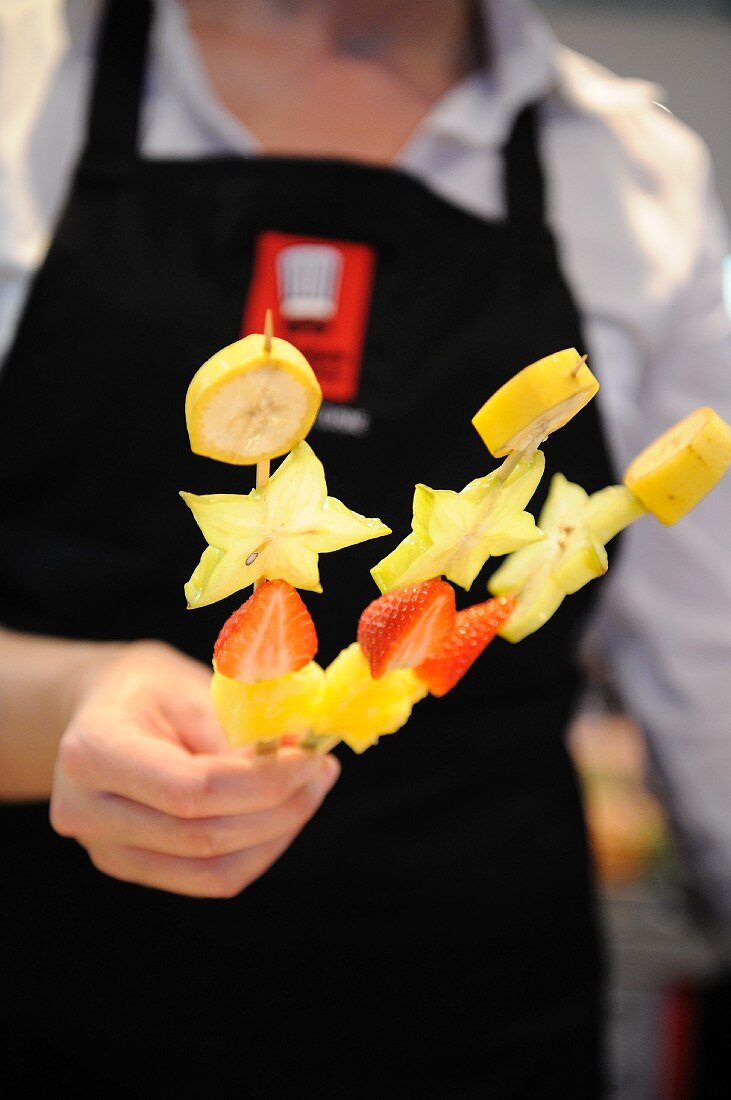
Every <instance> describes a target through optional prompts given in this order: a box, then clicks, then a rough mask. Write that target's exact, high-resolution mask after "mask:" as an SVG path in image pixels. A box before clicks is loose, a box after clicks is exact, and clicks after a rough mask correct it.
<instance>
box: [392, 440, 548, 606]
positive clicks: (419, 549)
mask: <svg viewBox="0 0 731 1100" xmlns="http://www.w3.org/2000/svg"><path fill="white" fill-rule="evenodd" d="M544 465H545V459H544V456H543V453H542V451H535V452H534V454H533V455H531V457H530V458H528V459H524V460H523V461H521V462H519V463H518V465H517V466H516V467H515V469H514V470H513V471H512V473H511V474H510V475H509V476H508V477H507V478H506V479H505V480H504V481H503V480H502V478H501V476H500V474H499V472H497V471H495V472H494V473H492V474H488V475H487V477H481V478H478V479H477V480H476V481H471V482H470V483H469V485H466V486H465V488H464V489H462V491H461V492H459V493H456V492H453V491H452V490H451V489H430V488H429V486H428V485H417V486H416V491H415V493H414V516H413V520H412V524H411V526H412V532H411V534H410V535H409V536H408V537H407V538H405V539H404V540H403V542H401V543H400V544H399V545H398V546H397V547H396V549H395V550H393V551H392V552H391V553H390V554H389V555H388V556H387V557H385V558H383V560H382V561H380V562H379V563H378V564H377V565H376V566H374V568H373V569H372V570H371V573H372V575H373V579H374V580H375V582H376V584H377V585H378V587H379V588H380V589H381V592H388V591H389V590H390V589H392V588H401V587H403V586H404V585H408V584H419V583H421V582H422V581H428V580H431V579H432V577H441V576H443V577H447V579H448V580H450V581H453V582H454V583H455V584H458V585H460V586H461V587H462V588H465V589H469V588H470V586H471V585H472V582H473V581H474V579H475V577H476V576H477V574H478V573H479V572H480V570H481V569H482V567H483V565H484V564H485V562H486V561H487V559H488V558H489V557H490V556H491V555H493V554H508V553H510V552H511V551H513V550H517V549H518V548H519V547H522V546H527V545H528V544H529V543H533V542H537V541H538V540H539V539H542V538H543V535H542V533H541V531H540V530H539V528H538V527H537V526H536V523H535V520H534V519H533V516H531V515H530V514H529V513H528V512H526V511H524V509H525V506H526V505H527V503H528V501H529V500H530V499H531V497H532V496H533V494H534V493H535V491H536V488H537V486H538V482H539V481H540V480H541V475H542V474H543V469H544Z"/></svg>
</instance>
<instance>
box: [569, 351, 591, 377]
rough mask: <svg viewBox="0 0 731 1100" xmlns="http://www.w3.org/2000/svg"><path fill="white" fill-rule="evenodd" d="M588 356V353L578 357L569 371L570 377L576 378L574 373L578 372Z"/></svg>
mask: <svg viewBox="0 0 731 1100" xmlns="http://www.w3.org/2000/svg"><path fill="white" fill-rule="evenodd" d="M588 358H589V356H588V355H582V356H580V357H579V359H578V360H577V362H576V365H575V366H574V369H573V370H572V371H571V377H572V378H576V375H577V374H578V373H579V371H580V370H581V368H582V367H583V365H584V363H585V362H586V360H587V359H588Z"/></svg>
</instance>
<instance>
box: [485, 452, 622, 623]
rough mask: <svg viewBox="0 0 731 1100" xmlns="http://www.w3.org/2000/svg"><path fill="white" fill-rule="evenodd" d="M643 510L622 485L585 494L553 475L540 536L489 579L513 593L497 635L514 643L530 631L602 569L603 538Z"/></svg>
mask: <svg viewBox="0 0 731 1100" xmlns="http://www.w3.org/2000/svg"><path fill="white" fill-rule="evenodd" d="M643 514H644V509H643V507H642V505H641V504H639V502H638V501H636V500H635V499H634V498H633V497H632V494H631V493H630V492H629V491H628V490H627V489H625V487H624V486H622V485H610V486H609V487H608V488H606V489H602V490H600V491H599V492H598V493H594V494H593V495H592V496H590V495H589V494H588V493H587V492H586V491H585V490H584V489H582V487H581V486H580V485H576V484H574V482H571V481H568V480H567V479H566V478H565V477H564V476H563V474H555V475H554V477H553V479H552V481H551V487H550V490H549V493H548V498H547V500H546V503H545V505H544V506H543V510H542V511H541V514H540V517H539V519H538V523H539V525H540V528H541V530H542V531H543V533H544V534H545V536H546V537H545V540H544V541H543V542H541V543H536V544H535V545H533V546H526V547H524V548H523V549H521V550H518V551H516V552H515V553H514V554H511V555H510V556H509V557H508V558H506V560H505V561H504V562H503V564H502V565H501V566H500V567H499V569H497V570H496V572H495V573H493V575H492V576H491V577H490V580H489V582H488V588H489V590H490V592H492V593H493V595H495V596H502V595H508V594H513V595H514V596H515V597H516V604H515V608H514V610H513V613H512V615H511V616H510V618H509V619H508V621H507V622H506V623H505V625H504V626H503V627H502V628H501V629H500V632H499V633H500V634H501V636H502V637H503V638H506V639H507V640H508V641H509V642H519V641H521V640H522V639H523V638H525V637H527V636H528V635H529V634H533V633H534V632H535V631H536V630H538V629H539V627H541V626H543V624H544V623H546V622H547V621H548V620H549V619H550V618H551V616H552V615H553V614H554V613H555V612H556V611H557V610H558V608H559V607H560V606H561V604H562V603H563V601H564V599H565V597H566V596H568V595H570V594H571V593H573V592H577V591H578V590H579V589H580V588H583V586H584V585H585V584H588V583H589V581H591V580H594V578H595V577H600V576H602V575H603V574H604V573H606V571H607V568H608V561H607V552H606V549H605V543H607V542H608V541H609V540H610V539H611V538H613V537H614V535H616V534H617V532H618V531H620V530H621V529H622V528H623V527H626V526H627V524H628V523H631V522H633V521H634V520H635V519H638V518H639V517H640V516H641V515H643Z"/></svg>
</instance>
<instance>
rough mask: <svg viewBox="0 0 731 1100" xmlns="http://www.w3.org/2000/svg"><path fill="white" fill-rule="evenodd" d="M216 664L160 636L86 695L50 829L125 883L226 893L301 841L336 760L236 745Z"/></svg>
mask: <svg viewBox="0 0 731 1100" xmlns="http://www.w3.org/2000/svg"><path fill="white" fill-rule="evenodd" d="M209 681H210V673H209V671H208V670H207V669H206V668H205V667H204V666H203V665H201V664H198V663H197V662H196V661H192V660H190V659H189V658H188V657H185V656H183V655H182V654H180V653H178V652H176V651H175V650H173V649H170V648H169V647H167V646H165V645H162V644H159V643H153V642H150V643H147V642H140V643H135V644H132V645H129V646H126V647H124V649H123V650H122V651H121V653H120V654H119V655H118V656H116V657H115V659H114V660H112V661H111V662H110V663H108V664H107V665H106V666H104V667H103V668H102V669H101V670H100V671H99V672H98V674H97V675H96V677H95V678H93V679H92V682H91V684H90V685H88V686H87V687H86V689H85V691H84V692H83V695H82V698H81V701H80V703H79V705H78V707H77V709H76V711H75V713H74V715H73V718H72V719H71V722H70V724H69V726H68V728H67V729H66V732H65V733H64V735H63V737H62V739H61V743H60V746H59V752H58V757H57V761H56V769H55V777H54V785H53V792H52V797H51V824H52V825H53V828H54V829H55V830H56V831H57V832H58V833H60V834H61V835H62V836H69V837H74V838H75V839H76V840H78V841H79V843H80V844H82V845H83V846H84V847H85V848H86V849H87V851H88V853H89V855H90V857H91V860H92V862H93V863H94V865H95V866H96V867H97V868H98V869H99V870H100V871H103V872H104V873H105V874H108V875H112V876H113V877H114V878H119V879H122V880H124V881H125V882H135V883H139V884H141V885H144V886H153V887H156V888H157V889H161V890H169V891H172V892H174V893H178V894H189V895H195V896H199V897H218V898H224V897H226V898H228V897H233V896H234V895H236V894H238V893H240V891H241V890H243V889H244V888H245V887H246V886H248V885H249V883H251V882H253V881H254V880H255V879H256V878H258V877H259V875H261V874H262V873H263V872H264V871H266V870H267V868H268V867H270V866H271V864H272V863H273V862H274V861H275V860H276V859H277V858H278V857H279V856H280V855H281V854H282V853H283V852H284V851H285V849H286V848H287V847H288V846H289V845H290V844H291V843H292V841H293V840H294V838H295V837H296V836H297V834H298V833H299V831H300V830H301V829H302V827H303V826H304V825H305V824H306V822H307V821H308V820H309V819H310V818H311V817H312V815H313V814H314V813H315V811H316V810H317V808H318V807H319V806H320V804H321V802H322V800H323V799H324V797H325V795H326V794H327V792H328V791H329V790H330V788H331V787H332V786H333V784H334V782H335V780H336V779H337V776H338V774H339V771H340V768H339V765H338V763H337V761H336V760H335V759H334V757H318V756H315V755H314V754H313V753H311V752H308V751H306V750H303V749H299V748H296V747H288V748H283V749H280V750H279V751H277V752H276V753H271V754H268V755H265V756H256V755H254V753H253V752H252V750H248V749H237V750H233V749H231V748H230V747H229V745H228V743H227V742H226V739H225V737H224V735H223V733H222V732H221V730H220V728H219V726H218V723H217V721H216V718H215V715H214V713H213V709H212V707H211V703H210V699H209V694H208V686H209Z"/></svg>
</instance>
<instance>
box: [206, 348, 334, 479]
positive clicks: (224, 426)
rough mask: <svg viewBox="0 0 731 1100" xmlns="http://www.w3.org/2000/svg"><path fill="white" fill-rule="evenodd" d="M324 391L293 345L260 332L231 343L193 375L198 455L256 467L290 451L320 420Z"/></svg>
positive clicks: (308, 365) (237, 464) (302, 356)
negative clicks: (268, 339)
mask: <svg viewBox="0 0 731 1100" xmlns="http://www.w3.org/2000/svg"><path fill="white" fill-rule="evenodd" d="M321 401H322V391H321V389H320V385H319V383H318V381H317V378H316V377H315V375H314V372H313V370H312V368H311V367H310V364H309V363H308V362H307V360H306V359H305V357H304V355H302V354H301V352H299V351H298V350H297V348H295V347H294V346H293V345H292V344H290V343H288V342H287V341H286V340H280V339H278V338H277V337H276V336H275V337H272V338H271V350H269V351H267V350H266V347H265V337H264V336H263V335H262V334H261V333H253V334H252V335H251V336H246V337H244V339H243V340H237V342H236V343H235V344H229V346H228V347H225V348H222V349H221V351H219V352H216V354H215V355H214V356H213V357H212V358H211V359H209V360H208V361H207V362H206V363H204V364H203V366H202V367H201V368H200V369H199V370H198V371H197V373H196V374H195V375H194V377H193V380H192V382H191V383H190V386H189V387H188V393H187V395H186V398H185V419H186V423H187V425H188V435H189V436H190V446H191V449H192V450H193V451H194V452H195V454H199V455H206V456H207V457H208V458H215V459H218V461H219V462H230V463H232V464H233V465H236V466H253V465H254V464H255V463H257V462H262V461H263V460H265V459H269V458H277V457H279V455H283V454H286V453H287V452H288V451H291V450H292V449H293V448H294V447H296V445H297V444H298V443H299V442H300V441H301V440H302V439H304V438H305V436H306V435H307V433H308V432H309V430H310V428H311V427H312V425H313V424H314V422H315V417H316V416H317V410H318V409H319V408H320V403H321Z"/></svg>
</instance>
